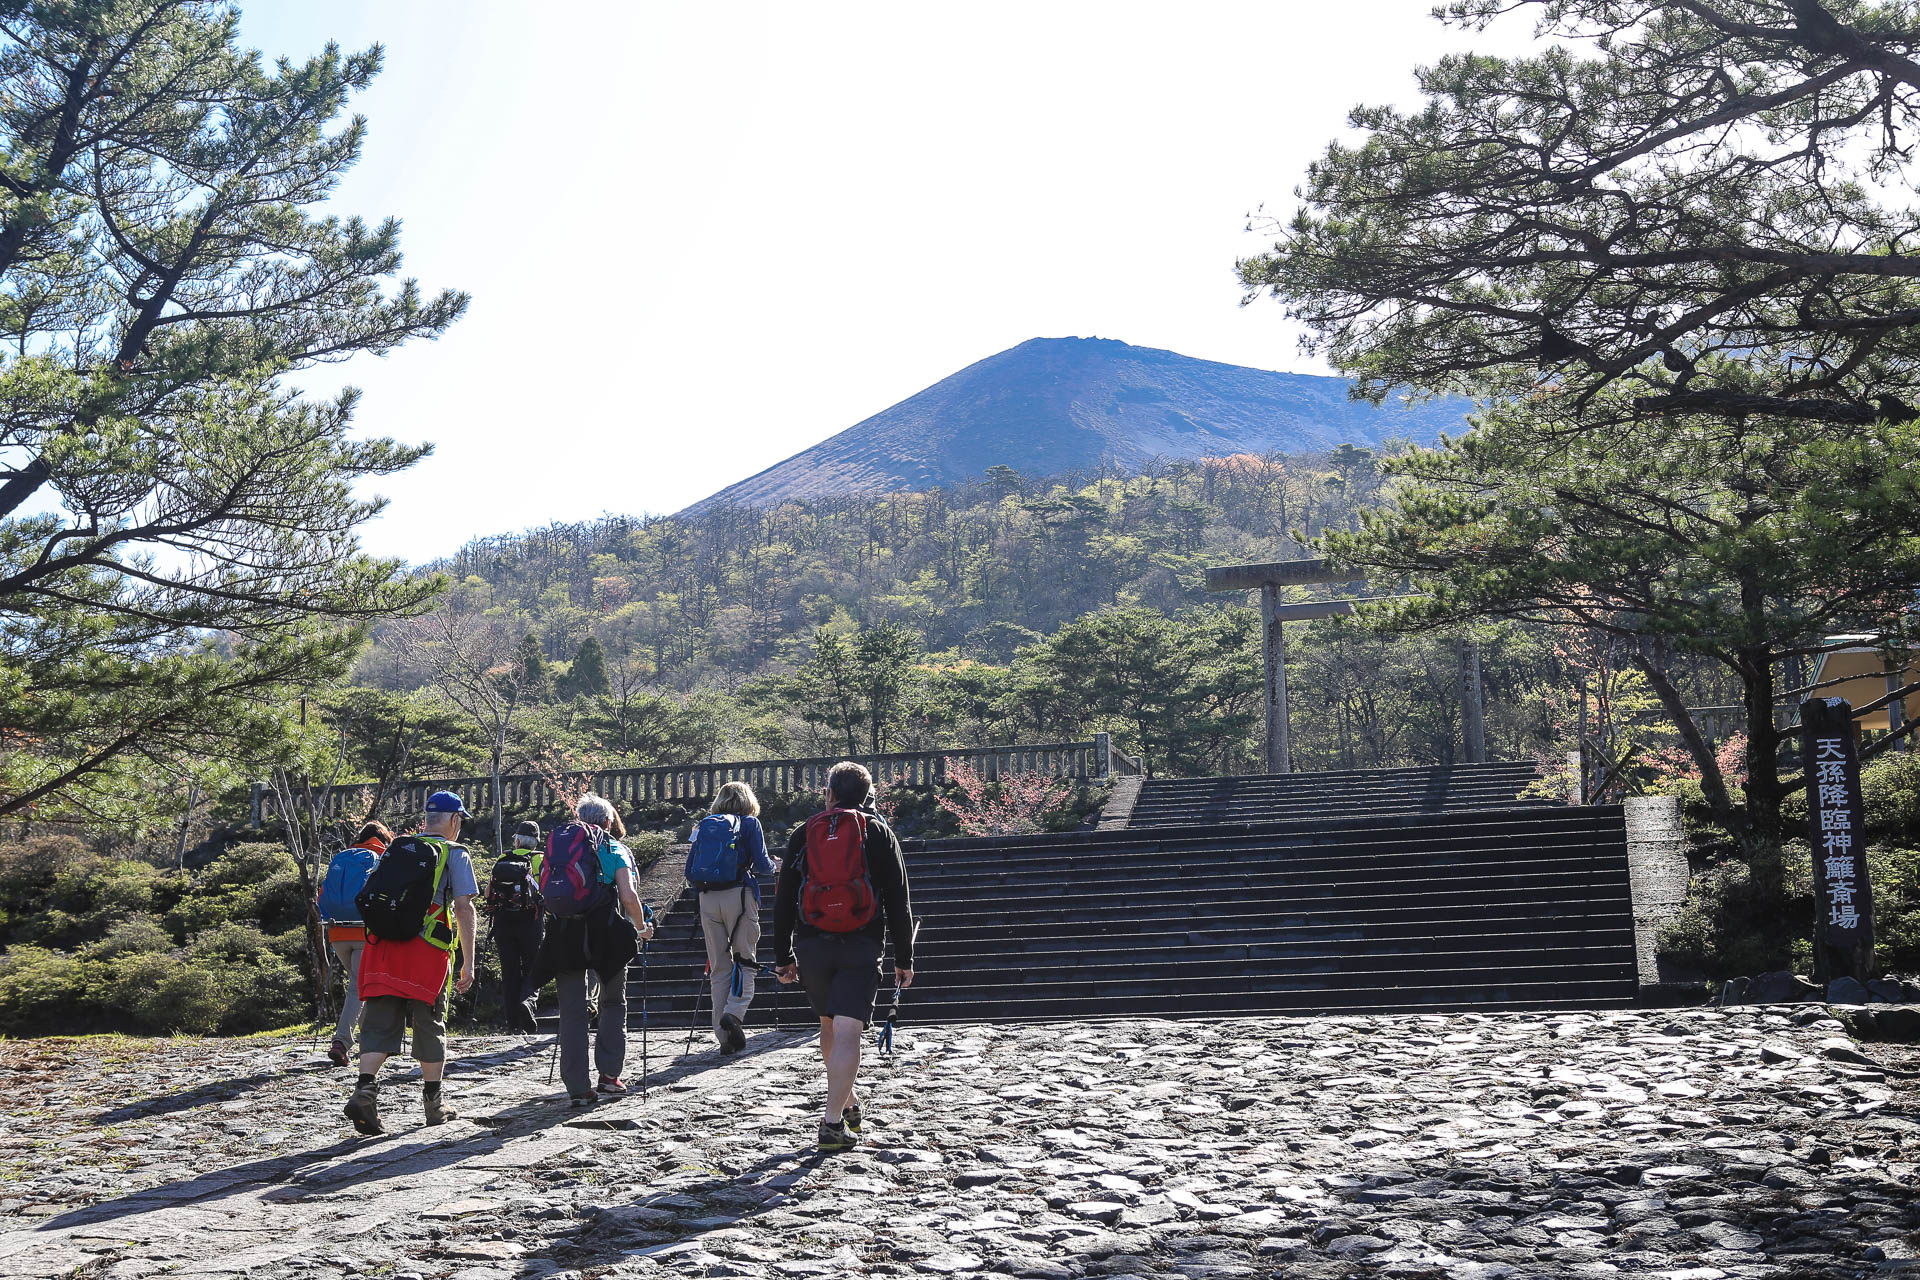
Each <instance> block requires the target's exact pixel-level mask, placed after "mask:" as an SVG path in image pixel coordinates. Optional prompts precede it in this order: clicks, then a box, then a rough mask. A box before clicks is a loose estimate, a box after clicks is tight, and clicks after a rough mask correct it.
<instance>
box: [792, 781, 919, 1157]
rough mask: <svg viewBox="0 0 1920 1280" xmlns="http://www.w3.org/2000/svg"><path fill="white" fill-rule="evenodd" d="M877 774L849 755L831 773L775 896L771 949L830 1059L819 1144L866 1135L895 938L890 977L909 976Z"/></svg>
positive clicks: (796, 837)
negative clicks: (867, 1060)
mask: <svg viewBox="0 0 1920 1280" xmlns="http://www.w3.org/2000/svg"><path fill="white" fill-rule="evenodd" d="M872 797H873V775H871V774H869V773H868V772H867V771H866V769H865V768H864V767H863V766H861V765H858V764H855V763H854V762H852V761H850V760H847V761H842V762H841V763H839V764H836V765H834V766H833V768H832V769H831V770H829V771H828V773H827V808H826V809H825V810H824V811H822V812H820V813H816V814H814V815H813V816H812V817H811V818H808V819H807V821H806V823H805V824H804V825H802V826H801V827H800V828H798V829H797V830H795V831H794V833H793V836H792V838H791V839H789V840H788V842H787V859H786V864H785V865H784V866H783V867H782V868H781V871H780V884H779V887H778V888H777V889H776V890H775V893H774V900H773V948H774V955H775V957H776V960H775V964H776V965H777V966H778V969H777V972H778V975H779V978H780V981H782V982H794V981H798V982H799V983H800V984H801V986H802V987H803V988H804V989H805V991H806V993H807V1003H808V1004H810V1005H812V1006H813V1012H814V1014H815V1015H816V1016H817V1017H818V1018H819V1019H820V1057H821V1059H822V1060H823V1061H824V1062H825V1063H826V1068H827V1104H826V1112H825V1114H824V1115H823V1116H822V1117H821V1120H820V1135H819V1137H820V1149H821V1150H822V1151H844V1150H846V1149H847V1148H849V1147H852V1146H853V1145H854V1144H855V1143H857V1142H858V1141H859V1140H860V1131H861V1129H862V1127H863V1125H864V1120H865V1114H864V1112H863V1111H862V1109H861V1106H860V1098H859V1096H858V1094H857V1093H856V1092H855V1090H854V1085H855V1080H856V1078H857V1077H858V1075H859V1074H860V1042H861V1040H862V1039H863V1038H864V1037H865V1034H866V1029H867V1027H868V1026H869V1025H870V1024H871V1023H872V1022H873V1001H874V997H875V996H876V995H878V994H879V991H880V963H881V960H882V958H883V957H884V955H885V954H886V940H887V938H889V937H891V938H892V939H893V964H894V970H893V976H894V982H895V984H896V985H897V986H900V987H903V988H904V987H910V986H912V985H913V941H914V936H913V933H914V931H913V903H912V900H911V897H910V895H909V894H908V891H907V863H906V859H905V857H904V856H903V855H902V854H901V852H900V840H899V837H897V836H895V835H894V833H893V829H892V828H891V827H889V826H888V825H887V824H886V822H885V821H884V820H883V819H882V818H881V817H880V815H879V814H877V813H875V812H873V810H872V809H871V808H870V807H869V804H868V802H869V801H870V800H871V799H872Z"/></svg>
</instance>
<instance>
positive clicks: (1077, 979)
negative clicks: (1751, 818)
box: [629, 806, 1636, 1025]
mask: <svg viewBox="0 0 1920 1280" xmlns="http://www.w3.org/2000/svg"><path fill="white" fill-rule="evenodd" d="M908 862H909V868H910V870H911V872H912V874H913V877H914V886H915V911H916V914H917V915H918V916H919V917H920V918H921V921H922V926H923V927H922V933H921V939H920V949H919V954H920V959H919V960H918V961H917V963H918V965H919V966H920V973H921V978H920V981H919V982H916V984H915V986H914V988H913V990H912V991H911V992H910V993H909V996H908V999H907V1004H908V1006H909V1007H911V1008H912V1009H913V1011H914V1014H913V1016H915V1017H918V1018H921V1019H923V1020H929V1021H933V1020H942V1021H960V1020H967V1019H974V1018H990V1019H1007V1020H1031V1019H1047V1018H1096V1017H1124V1016H1139V1015H1147V1014H1161V1015H1169V1016H1175V1015H1199V1014H1221V1013H1251V1012H1266V1013H1272V1012H1285V1011H1288V1010H1298V1011H1303V1012H1305V1011H1316V1010H1319V1011H1327V1010H1335V1009H1339V1010H1369V1009H1370V1010H1386V1009H1407V1008H1459V1007H1471V1006H1475V1005H1482V1004H1486V1005H1497V1006H1505V1007H1531V1008H1546V1007H1556V1006H1559V1007H1586V1006H1593V1005H1596V1004H1601V1005H1614V1004H1624V1003H1628V1002H1630V1001H1631V999H1632V998H1633V995H1634V990H1635V985H1634V984H1635V976H1636V969H1635V963H1634V948H1633V918H1632V904H1631V900H1630V894H1629V885H1628V879H1627V868H1626V849H1625V828H1624V820H1623V818H1622V815H1621V811H1620V810H1619V809H1618V808H1615V807H1609V808H1573V807H1568V806H1558V807H1549V808H1542V809H1537V810H1525V809H1508V810H1496V811H1478V812H1463V813H1458V814H1446V815H1437V814H1387V815H1377V816H1365V815H1362V816H1358V817H1355V816H1352V815H1346V816H1342V817H1339V818H1335V819H1325V820H1316V821H1313V822H1300V821H1292V822H1278V823H1246V822H1239V823H1225V824H1218V823H1216V824H1208V825H1203V826H1196V827H1185V828H1149V829H1144V830H1142V829H1129V830H1123V831H1113V832H1107V831H1100V832H1074V833H1068V834H1065V835H1058V836H1028V837H1016V838H1000V839H990V840H947V841H931V842H925V843H921V844H917V845H915V846H913V847H911V848H910V850H909V853H908ZM771 897H772V895H771V892H769V893H768V894H767V898H768V901H767V902H766V903H765V904H764V905H763V910H762V928H763V932H764V933H770V932H771V926H772V918H771V917H772V911H771ZM695 908H696V904H695V901H694V898H693V895H692V894H691V893H690V892H688V891H685V890H683V891H682V892H681V893H680V894H679V896H678V897H677V898H676V899H675V900H674V902H672V903H671V904H668V905H667V909H666V910H664V911H663V912H661V914H660V921H661V932H660V935H659V937H658V939H657V940H656V942H655V943H654V945H653V946H652V947H651V948H650V949H649V953H648V960H647V972H646V976H645V978H644V980H643V979H641V977H640V975H639V971H638V969H637V968H636V970H634V971H632V972H631V974H630V981H629V1000H630V1002H631V1007H633V1008H635V1010H636V1012H635V1014H634V1016H635V1017H638V1013H637V1006H638V1002H639V997H640V995H641V993H642V990H643V989H644V991H645V995H646V1003H647V1006H648V1009H649V1011H650V1016H652V1017H654V1018H656V1019H657V1018H660V1017H663V1016H680V1017H684V1018H687V1019H690V1020H691V1019H693V1018H694V1009H695V1007H696V1004H697V1003H698V1002H699V1001H701V1000H703V999H704V997H703V996H702V995H701V993H702V992H703V991H704V990H705V989H706V987H707V985H708V984H707V981H706V978H705V974H704V969H705V949H704V946H703V944H702V943H701V941H700V940H699V939H698V938H697V937H690V936H689V934H690V933H691V931H692V930H693V927H694V917H695ZM770 952H771V946H770V943H768V942H765V941H763V943H762V947H761V956H762V957H763V958H766V957H768V956H769V955H770ZM757 988H758V994H757V996H756V1000H755V1004H754V1007H753V1011H752V1017H751V1021H753V1022H755V1023H773V1022H778V1021H782V1020H784V1021H787V1022H789V1023H792V1024H794V1025H805V1024H806V1022H807V1021H808V1019H809V1017H810V1015H809V1014H808V1012H807V1010H806V1007H805V1000H804V996H803V995H802V993H801V992H800V991H799V990H798V989H797V988H793V987H781V986H780V985H779V984H778V983H776V982H773V981H771V979H770V978H769V977H763V978H762V979H760V980H759V982H758V983H757ZM882 1003H883V1005H887V1004H889V1003H890V998H889V997H884V996H883V1001H882ZM705 1016H707V1015H704V1014H703V1015H702V1017H705Z"/></svg>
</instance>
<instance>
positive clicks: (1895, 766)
mask: <svg viewBox="0 0 1920 1280" xmlns="http://www.w3.org/2000/svg"><path fill="white" fill-rule="evenodd" d="M1860 796H1861V799H1862V800H1863V801H1864V802H1865V804H1866V818H1867V829H1868V830H1869V831H1871V832H1873V833H1875V834H1876V835H1888V836H1896V837H1904V838H1906V839H1909V840H1911V839H1915V838H1920V754H1909V753H1896V754H1893V755H1888V756H1883V757H1881V758H1880V759H1878V760H1876V761H1874V762H1873V763H1872V764H1870V765H1868V766H1867V767H1866V768H1864V769H1862V770H1861V771H1860Z"/></svg>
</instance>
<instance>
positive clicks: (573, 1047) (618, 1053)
mask: <svg viewBox="0 0 1920 1280" xmlns="http://www.w3.org/2000/svg"><path fill="white" fill-rule="evenodd" d="M553 981H554V985H555V986H556V987H558V988H559V991H560V1079H561V1080H562V1081H564V1082H565V1083H566V1086H567V1092H568V1093H569V1094H571V1095H572V1096H573V1097H576V1098H577V1097H579V1096H580V1095H581V1094H583V1093H585V1092H586V1091H587V1090H589V1089H591V1088H593V1084H594V1082H593V1080H592V1078H591V1077H589V1076H588V1075H587V971H586V970H585V969H575V970H573V971H572V972H571V973H562V974H558V975H556V976H555V977H554V980H553ZM593 1065H594V1068H595V1069H596V1070H597V1071H599V1073H600V1074H601V1075H603V1076H612V1077H614V1078H615V1079H618V1078H619V1076H620V1072H621V1071H622V1070H624V1069H625V1067H626V1065H627V973H626V970H625V969H622V970H621V971H620V972H619V973H608V974H603V975H602V976H601V979H600V1023H599V1025H598V1026H597V1027H595V1028H594V1036H593Z"/></svg>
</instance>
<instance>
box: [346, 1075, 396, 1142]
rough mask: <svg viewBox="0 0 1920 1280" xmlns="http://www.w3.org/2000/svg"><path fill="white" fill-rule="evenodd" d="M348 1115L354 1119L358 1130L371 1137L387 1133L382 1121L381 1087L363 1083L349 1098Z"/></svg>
mask: <svg viewBox="0 0 1920 1280" xmlns="http://www.w3.org/2000/svg"><path fill="white" fill-rule="evenodd" d="M346 1116H347V1119H349V1120H351V1121H353V1127H354V1129H355V1130H356V1131H357V1132H360V1133H364V1134H366V1135H367V1136H368V1137H369V1138H372V1137H376V1136H378V1135H379V1134H383V1133H385V1132H386V1131H387V1129H386V1126H385V1125H383V1124H381V1123H380V1087H379V1086H378V1085H372V1084H363V1085H361V1086H360V1087H359V1088H357V1089H355V1090H354V1091H353V1096H352V1097H351V1098H348V1099H347V1105H346Z"/></svg>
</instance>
